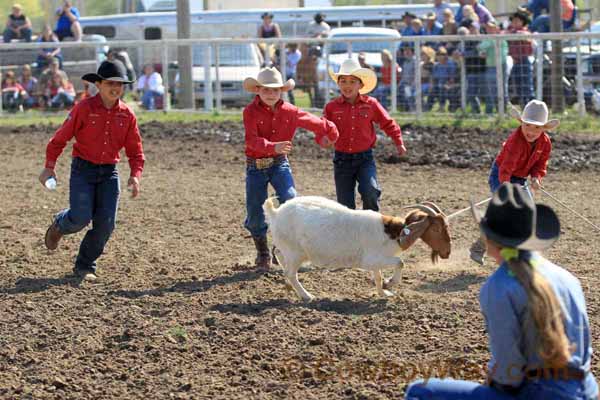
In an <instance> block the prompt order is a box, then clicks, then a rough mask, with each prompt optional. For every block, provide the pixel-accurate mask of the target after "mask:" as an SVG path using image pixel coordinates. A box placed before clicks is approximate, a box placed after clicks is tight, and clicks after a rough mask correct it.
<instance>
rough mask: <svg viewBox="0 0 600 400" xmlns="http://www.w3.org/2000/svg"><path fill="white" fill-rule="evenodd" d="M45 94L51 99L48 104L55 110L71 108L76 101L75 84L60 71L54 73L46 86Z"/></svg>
mask: <svg viewBox="0 0 600 400" xmlns="http://www.w3.org/2000/svg"><path fill="white" fill-rule="evenodd" d="M45 95H46V98H47V99H49V103H48V106H49V107H50V108H52V109H53V110H60V109H63V108H65V109H66V108H69V107H71V106H72V105H73V103H74V102H75V88H74V87H73V84H72V83H71V82H70V81H69V80H68V79H65V78H64V77H63V76H62V75H61V74H59V73H56V74H54V75H52V79H51V80H50V82H49V83H48V86H47V87H46V93H45Z"/></svg>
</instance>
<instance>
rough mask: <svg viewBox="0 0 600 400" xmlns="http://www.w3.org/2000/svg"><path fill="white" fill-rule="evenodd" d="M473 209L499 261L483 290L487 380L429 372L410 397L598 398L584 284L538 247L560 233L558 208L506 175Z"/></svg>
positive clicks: (464, 399)
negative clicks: (483, 205)
mask: <svg viewBox="0 0 600 400" xmlns="http://www.w3.org/2000/svg"><path fill="white" fill-rule="evenodd" d="M472 210H473V214H474V216H475V219H476V221H477V223H478V224H479V227H480V229H481V232H482V234H483V235H484V236H485V237H486V242H487V246H488V248H489V252H490V255H491V256H492V257H493V258H494V260H495V261H496V262H497V263H498V265H499V266H498V269H496V271H495V272H494V273H493V274H492V275H491V276H490V277H489V278H488V279H487V281H486V282H485V283H484V284H483V286H482V287H481V291H480V293H479V303H480V307H481V311H482V313H483V315H484V317H485V318H484V319H485V325H486V332H487V334H488V339H489V348H490V352H491V353H492V354H491V360H490V361H489V363H488V373H487V375H488V379H487V384H485V385H482V384H479V383H477V382H469V381H461V380H453V379H428V380H427V381H419V382H414V383H413V384H411V385H410V386H409V387H408V390H407V391H406V399H407V400H420V399H439V400H442V399H461V400H479V399H481V400H496V399H497V400H509V399H528V400H546V399H548V400H549V399H581V400H587V399H597V398H598V384H597V382H596V378H595V377H594V375H593V373H592V372H591V357H592V345H591V335H590V323H589V318H588V314H587V310H586V305H585V298H584V295H583V290H582V288H581V284H580V283H579V281H578V280H577V278H576V277H575V276H573V275H572V274H571V273H570V272H568V271H567V270H565V269H563V268H561V267H559V266H557V265H555V264H553V263H552V262H550V261H549V260H547V259H545V258H544V257H543V256H542V255H541V254H539V253H537V251H541V250H545V249H547V248H549V247H550V246H551V245H552V244H553V243H554V242H555V241H556V240H557V239H558V236H559V233H560V223H559V220H558V217H557V216H556V214H555V212H554V211H553V210H552V209H551V208H550V207H547V206H544V205H539V204H538V205H536V204H535V203H534V202H533V199H532V198H531V197H530V196H529V195H528V194H527V193H526V192H525V190H524V189H523V187H522V186H521V185H518V184H517V185H515V184H512V183H508V182H505V183H503V184H502V185H501V186H500V187H499V189H498V190H497V191H496V192H495V193H494V195H493V198H492V201H491V203H490V204H489V206H488V208H487V211H486V213H485V215H484V216H483V217H482V216H481V214H479V212H478V211H477V210H476V209H475V207H474V206H473V205H472Z"/></svg>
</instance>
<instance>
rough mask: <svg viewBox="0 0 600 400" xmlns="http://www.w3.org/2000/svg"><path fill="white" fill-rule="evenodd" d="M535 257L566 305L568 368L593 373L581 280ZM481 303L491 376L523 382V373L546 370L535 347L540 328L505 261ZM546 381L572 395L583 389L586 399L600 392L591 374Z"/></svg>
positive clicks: (512, 382)
mask: <svg viewBox="0 0 600 400" xmlns="http://www.w3.org/2000/svg"><path fill="white" fill-rule="evenodd" d="M530 256H531V262H532V263H533V265H534V266H535V268H536V270H537V271H538V272H539V273H540V274H541V275H542V276H543V277H544V278H546V280H547V281H548V282H549V283H550V285H551V286H552V288H553V289H554V292H555V293H556V294H557V296H558V300H559V301H560V303H561V306H562V309H563V313H564V317H565V322H564V324H565V333H566V335H567V337H568V340H569V343H571V344H573V345H574V348H573V349H572V355H571V359H570V361H569V366H570V367H572V368H576V369H579V370H582V371H590V362H591V356H592V345H591V338H590V323H589V319H588V315H587V311H586V305H585V299H584V296H583V290H582V289H581V284H580V283H579V280H578V279H577V278H575V277H574V276H573V275H572V274H571V273H570V272H568V271H566V270H565V269H563V268H561V267H559V266H557V265H555V264H553V263H551V262H550V261H548V260H546V259H545V258H543V257H542V256H541V255H539V254H537V253H530ZM479 303H480V306H481V311H482V312H483V315H484V317H485V323H486V330H487V333H488V337H489V341H490V343H489V345H490V352H491V353H492V358H491V360H490V362H489V364H488V370H489V371H490V375H491V376H492V379H493V380H494V381H496V382H498V383H501V384H504V385H511V386H519V385H520V384H521V383H522V382H523V379H524V373H523V371H524V370H526V369H527V370H529V369H536V368H541V367H542V364H543V362H542V360H541V358H540V356H539V355H538V354H537V352H536V350H535V346H534V343H536V329H535V327H533V322H532V321H530V320H528V318H527V294H526V292H525V289H524V288H523V287H522V286H521V284H520V283H519V281H518V280H517V278H516V277H514V276H513V274H512V273H511V272H510V269H509V268H508V265H507V264H506V263H503V264H502V265H501V266H500V267H499V268H498V269H497V270H496V271H495V272H494V273H493V274H492V275H491V276H490V277H489V278H488V279H487V281H486V282H485V283H484V285H483V287H482V288H481V292H480V294H479ZM527 382H533V381H527ZM543 384H544V386H545V387H548V386H552V387H553V388H555V389H556V390H557V391H559V392H562V393H567V394H568V393H574V392H576V391H580V393H581V392H583V393H584V394H585V395H586V398H594V399H595V398H596V396H597V395H598V384H597V383H596V379H595V378H594V375H593V374H592V373H591V372H590V373H588V374H587V376H586V378H585V379H584V380H583V381H582V382H579V381H575V380H543ZM582 386H583V387H582Z"/></svg>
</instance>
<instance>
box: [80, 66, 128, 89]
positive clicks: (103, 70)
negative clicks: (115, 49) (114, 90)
mask: <svg viewBox="0 0 600 400" xmlns="http://www.w3.org/2000/svg"><path fill="white" fill-rule="evenodd" d="M81 79H83V80H84V81H87V82H91V83H96V82H101V81H113V82H123V83H133V81H132V80H129V78H128V77H127V71H126V70H125V69H124V68H123V65H122V64H121V63H115V62H113V61H110V60H106V61H102V64H100V67H98V72H96V73H95V74H94V73H91V74H85V75H84V76H82V77H81Z"/></svg>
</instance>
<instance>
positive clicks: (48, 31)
mask: <svg viewBox="0 0 600 400" xmlns="http://www.w3.org/2000/svg"><path fill="white" fill-rule="evenodd" d="M38 42H40V43H58V37H57V36H56V35H55V34H54V32H52V28H50V25H44V29H43V30H42V34H41V35H40V37H39V39H38ZM53 58H56V59H58V66H59V68H62V54H61V52H60V47H45V48H43V49H40V50H39V52H38V56H37V60H36V63H37V68H38V71H42V70H43V69H44V68H46V67H47V66H48V65H49V63H50V60H52V59H53Z"/></svg>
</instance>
